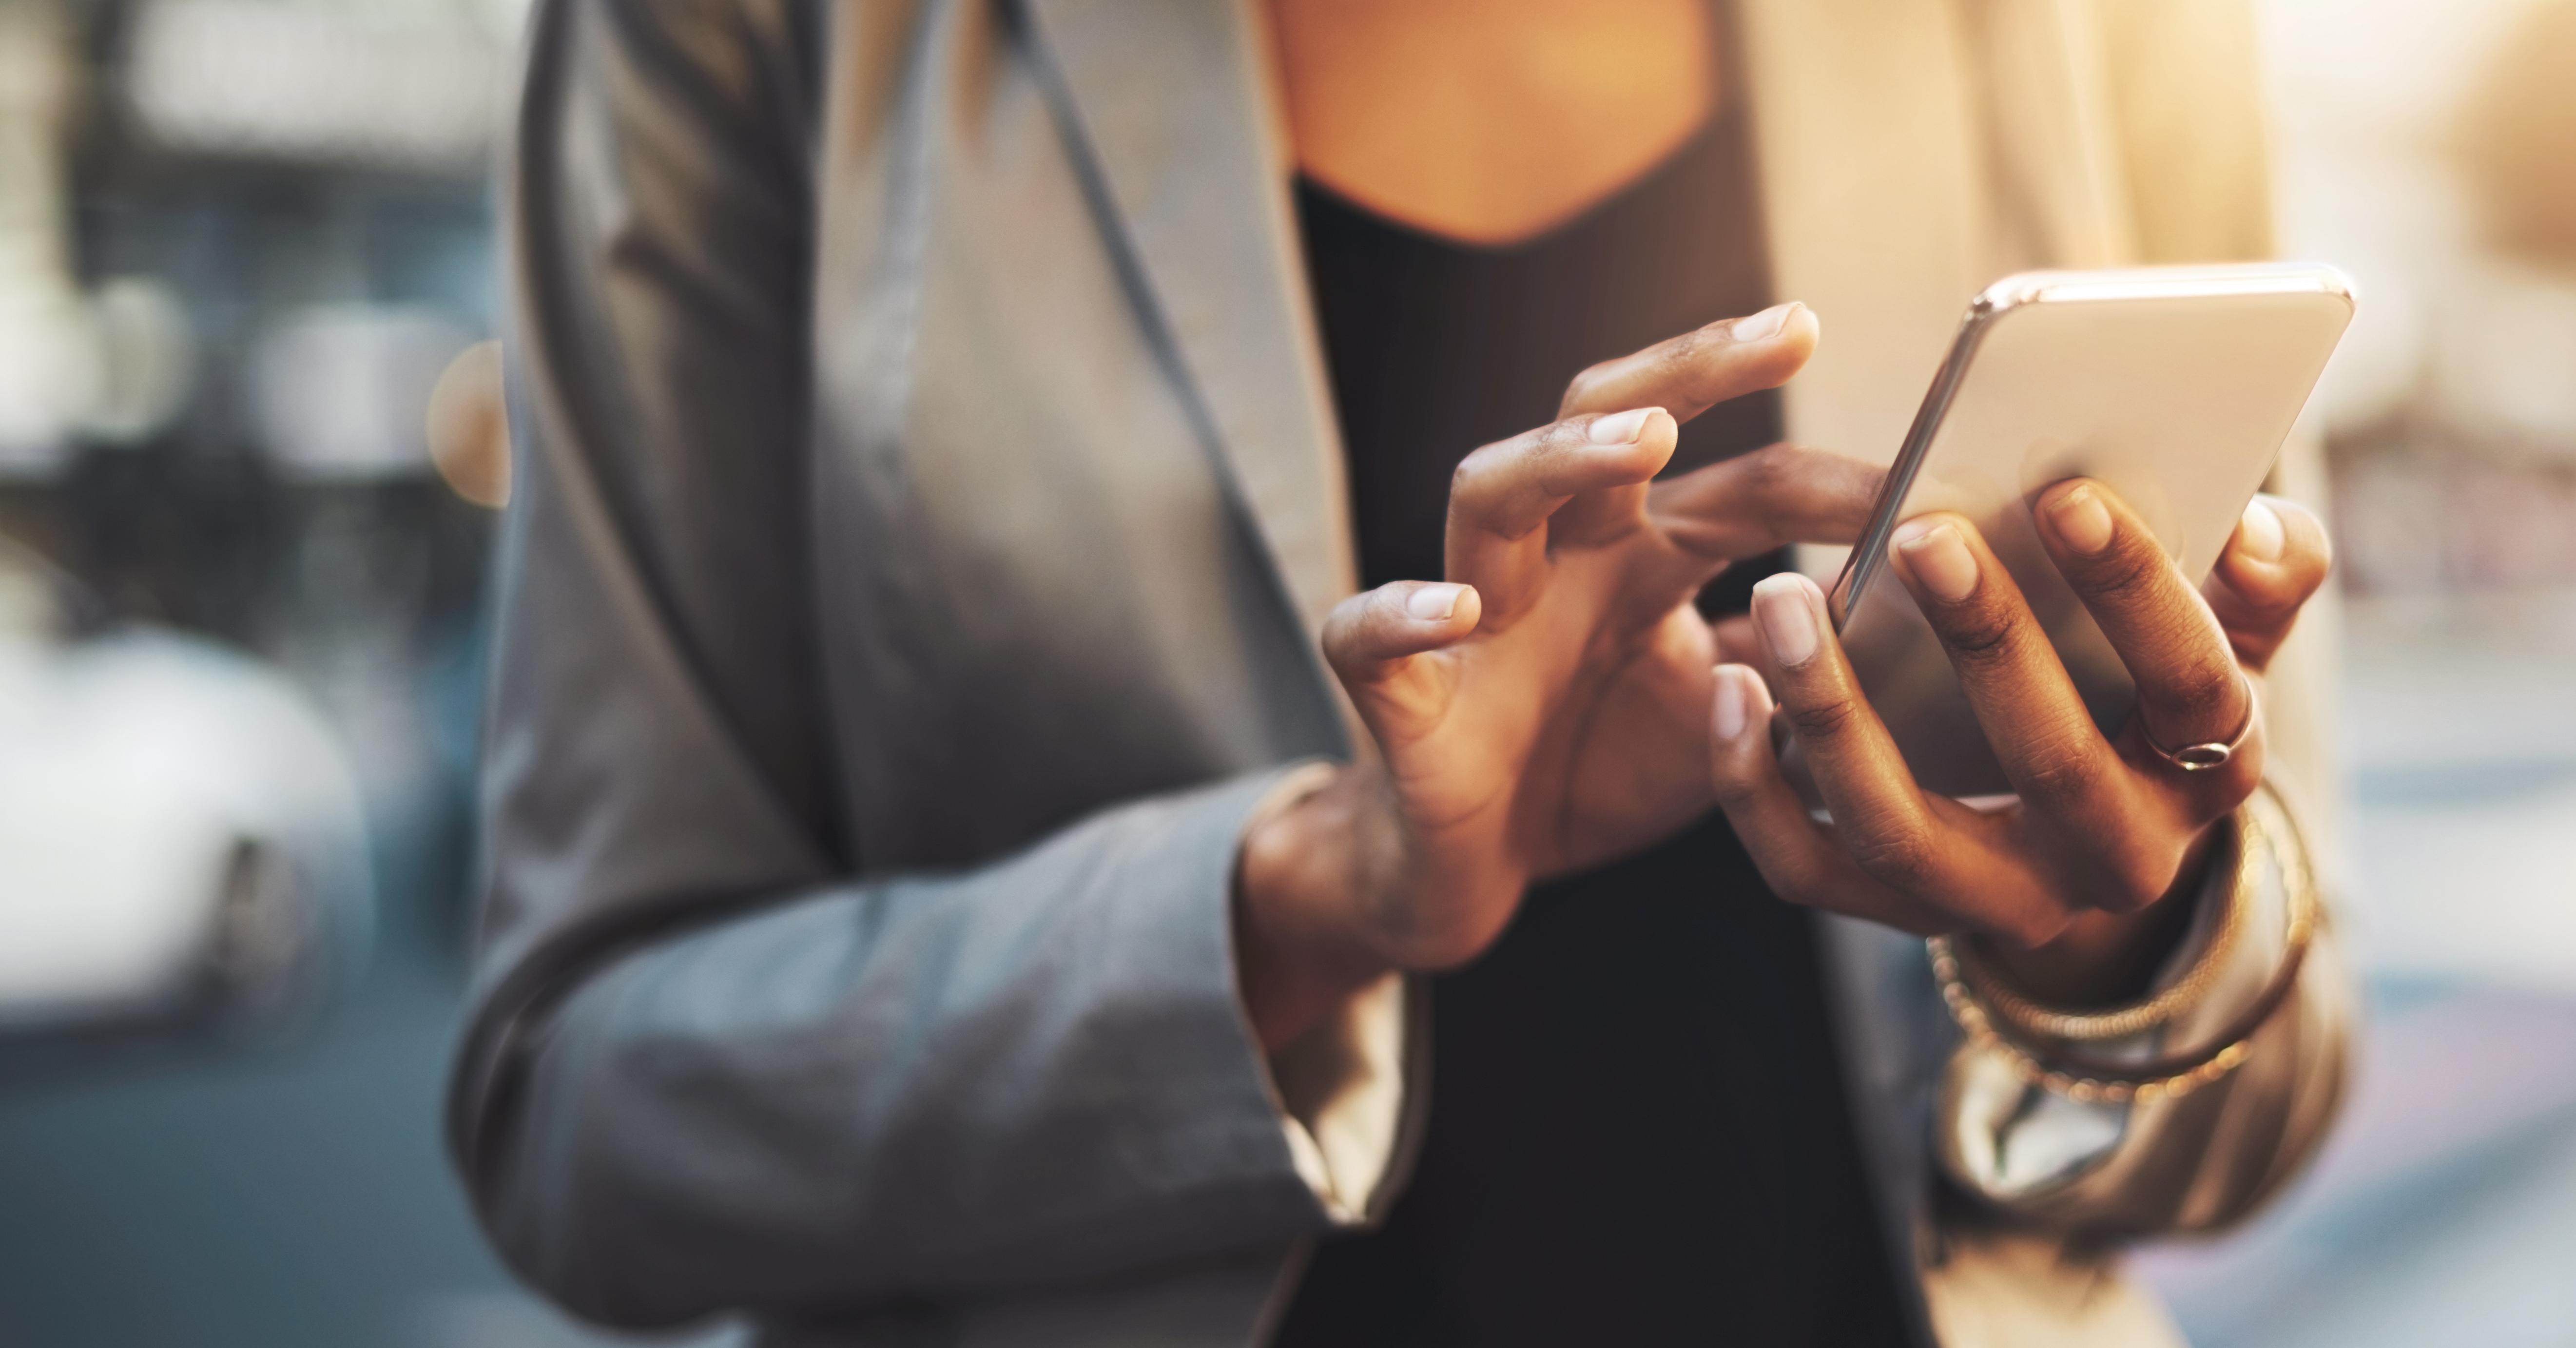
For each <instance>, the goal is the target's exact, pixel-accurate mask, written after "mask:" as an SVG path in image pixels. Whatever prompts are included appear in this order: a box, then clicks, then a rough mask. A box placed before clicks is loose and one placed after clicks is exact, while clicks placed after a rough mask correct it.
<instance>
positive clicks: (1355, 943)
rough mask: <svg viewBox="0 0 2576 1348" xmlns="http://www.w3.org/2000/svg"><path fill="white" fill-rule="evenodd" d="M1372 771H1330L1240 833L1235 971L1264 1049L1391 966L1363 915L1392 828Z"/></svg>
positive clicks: (1290, 1038)
mask: <svg viewBox="0 0 2576 1348" xmlns="http://www.w3.org/2000/svg"><path fill="white" fill-rule="evenodd" d="M1367 772H1368V769H1365V768H1359V767H1348V766H1345V767H1341V768H1337V769H1335V770H1334V771H1333V773H1332V775H1331V777H1330V778H1329V779H1328V780H1326V781H1324V782H1323V783H1322V784H1320V785H1319V786H1317V787H1316V788H1315V789H1313V790H1310V791H1308V792H1306V793H1305V794H1303V795H1301V796H1298V797H1296V798H1294V799H1292V800H1289V801H1287V802H1286V803H1284V804H1282V805H1281V806H1280V807H1278V808H1276V809H1273V810H1270V811H1269V812H1267V813H1266V814H1264V815H1262V816H1261V817H1259V818H1256V819H1255V820H1253V821H1252V823H1251V824H1250V825H1249V826H1247V827H1246V829H1245V830H1244V836H1243V842H1242V844H1241V849H1240V851H1239V853H1238V854H1237V859H1236V872H1235V887H1234V931H1235V964H1236V973H1237V976H1238V979H1239V981H1240V985H1241V987H1242V990H1243V1003H1244V1011H1245V1014H1246V1015H1247V1016H1248V1017H1249V1019H1250V1020H1251V1022H1252V1029H1253V1034H1254V1036H1255V1038H1256V1039H1258V1040H1259V1042H1260V1044H1261V1047H1262V1049H1263V1050H1264V1051H1265V1052H1275V1051H1277V1050H1278V1049H1280V1048H1282V1047H1284V1046H1286V1045H1288V1044H1290V1043H1293V1042H1295V1041H1296V1040H1297V1039H1298V1038H1299V1037H1300V1036H1302V1035H1304V1034H1305V1033H1306V1031H1308V1030H1310V1029H1312V1028H1314V1026H1315V1025H1316V1024H1318V1023H1320V1022H1321V1021H1323V1020H1324V1019H1325V1018H1326V1017H1328V1016H1330V1015H1331V1014H1332V1013H1333V1012H1334V1011H1335V1010H1337V1009H1338V1008H1340V1007H1341V1006H1342V1005H1343V1004H1344V1003H1345V1002H1347V1001H1349V1000H1350V999H1351V998H1352V997H1353V996H1355V995H1357V994H1358V993H1359V992H1361V991H1362V990H1363V989H1366V988H1368V987H1370V986H1372V985H1374V984H1375V983H1376V982H1377V981H1378V980H1379V979H1381V978H1383V977H1385V976H1386V975H1387V974H1388V973H1389V972H1391V971H1392V970H1393V969H1394V968H1395V967H1396V964H1395V962H1394V961H1393V960H1392V959H1390V958H1388V957H1386V956H1385V955H1384V954H1382V953H1381V952H1380V951H1379V950H1378V949H1377V948H1376V946H1375V944H1374V943H1373V942H1371V941H1370V940H1369V939H1368V930H1367V926H1366V924H1365V923H1364V922H1363V921H1362V920H1361V914H1362V913H1363V912H1364V911H1365V909H1366V906H1367V898H1366V896H1367V895H1368V894H1369V893H1370V892H1372V891H1373V890H1374V889H1376V888H1379V887H1381V886H1380V881H1379V880H1378V877H1379V876H1380V875H1382V874H1383V873H1384V872H1385V870H1386V869H1387V867H1386V865H1385V862H1384V857H1385V855H1386V854H1387V853H1388V852H1389V851H1390V848H1389V847H1388V845H1387V839H1386V836H1385V835H1386V833H1387V830H1386V828H1385V827H1384V826H1383V823H1382V821H1380V820H1379V819H1377V818H1376V815H1377V813H1378V812H1376V811H1372V810H1371V809H1370V808H1369V804H1370V800H1371V796H1370V792H1369V791H1368V789H1367V782H1366V780H1365V774H1366V773H1367Z"/></svg>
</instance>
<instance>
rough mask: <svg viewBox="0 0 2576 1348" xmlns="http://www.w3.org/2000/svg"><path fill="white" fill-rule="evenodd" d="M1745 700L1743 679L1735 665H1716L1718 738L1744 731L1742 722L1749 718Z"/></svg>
mask: <svg viewBox="0 0 2576 1348" xmlns="http://www.w3.org/2000/svg"><path fill="white" fill-rule="evenodd" d="M1745 702H1746V698H1745V696H1744V679H1743V677H1742V675H1741V674H1740V672H1739V671H1738V669H1737V667H1736V666H1734V665H1719V666H1718V667H1717V716H1716V729H1717V737H1718V738H1719V739H1722V740H1731V739H1734V738H1735V737H1736V736H1738V735H1741V734H1743V733H1744V724H1745V722H1746V720H1748V719H1749V714H1748V711H1747V708H1746V707H1745V705H1744V704H1745Z"/></svg>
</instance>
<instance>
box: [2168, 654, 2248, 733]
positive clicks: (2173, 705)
mask: <svg viewBox="0 0 2576 1348" xmlns="http://www.w3.org/2000/svg"><path fill="white" fill-rule="evenodd" d="M2236 681H2237V675H2236V670H2235V667H2234V666H2232V665H2228V664H2225V663H2223V662H2221V661H2216V660H2211V661H2196V662H2194V663H2193V664H2192V665H2191V666H2190V667H2189V668H2186V669H2184V670H2182V671H2180V672H2178V673H2177V674H2175V675H2174V676H2173V677H2172V678H2170V679H2166V680H2164V681H2162V682H2161V683H2159V684H2158V686H2157V688H2156V690H2155V699H2156V706H2157V709H2158V710H2160V711H2164V712H2167V713H2169V714H2171V715H2172V716H2174V717H2175V718H2176V719H2178V720H2180V721H2182V722H2183V723H2184V724H2187V725H2192V726H2206V727H2215V726H2216V725H2217V724H2218V722H2219V721H2221V720H2224V719H2226V717H2227V714H2228V713H2229V712H2232V711H2234V710H2235V709H2236ZM2227 728H2228V729H2231V730H2232V729H2233V728H2234V727H2233V726H2230V727H2227Z"/></svg>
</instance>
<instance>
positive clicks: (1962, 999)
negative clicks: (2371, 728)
mask: <svg viewBox="0 0 2576 1348" xmlns="http://www.w3.org/2000/svg"><path fill="white" fill-rule="evenodd" d="M2276 822H2277V824H2278V825H2279V827H2280V828H2282V829H2283V830H2285V831H2286V832H2287V833H2288V834H2289V837H2288V839H2287V840H2286V845H2284V840H2282V839H2279V838H2276V836H2275V834H2274V832H2273V827H2274V825H2275V823H2276ZM2235 825H2236V827H2235V829H2234V836H2233V846H2234V861H2235V872H2236V874H2235V876H2234V879H2233V883H2232V884H2231V885H2230V886H2229V893H2228V896H2227V909H2226V911H2225V912H2224V913H2222V914H2221V915H2220V916H2219V919H2218V929H2217V930H2216V932H2214V933H2213V934H2212V935H2211V937H2210V941H2209V946H2208V948H2207V949H2206V950H2204V951H2203V952H2202V953H2201V956H2200V958H2199V959H2198V960H2196V961H2194V963H2193V965H2192V967H2191V968H2190V969H2189V970H2188V971H2186V972H2185V973H2184V975H2183V976H2182V977H2181V978H2179V979H2176V980H2175V981H2174V982H2173V983H2172V985H2170V986H2169V987H2167V988H2165V989H2164V990H2163V991H2161V992H2158V993H2157V994H2156V995H2154V996H2152V997H2150V998H2148V999H2146V1000H2144V1001H2141V1002H2138V1003H2136V1004H2134V1005H2131V1006H2125V1007H2120V1008H2117V1009H2114V1010H2110V1011H2101V1012H2091V1013H2081V1012H2068V1011H2058V1010H2053V1009H2050V1008H2048V1007H2043V1006H2041V1005H2039V1004H2038V1003H2036V1002H2033V1001H2031V1000H2030V999H2029V998H2027V997H2024V996H2022V995H2021V994H2019V993H2017V992H2014V991H2013V990H2012V989H2011V988H2010V987H2008V986H2006V985H2005V984H2004V982H2003V981H2002V980H2001V979H2000V978H1998V977H1997V976H1996V975H1995V973H1994V971H1993V970H1992V969H1991V968H1990V967H1989V966H1988V965H1987V964H1986V962H1985V961H1984V959H1982V958H1981V957H1980V956H1979V955H1978V953H1977V951H1976V949H1975V947H1974V945H1973V944H1972V943H1970V942H1963V941H1958V940H1954V939H1953V938H1950V937H1947V936H1936V937H1934V938H1932V940H1931V942H1930V947H1931V955H1932V973H1933V976H1934V977H1935V978H1937V979H1938V980H1939V981H1940V985H1941V1000H1942V1001H1943V1002H1944V1003H1946V1004H1947V1005H1948V1006H1949V1008H1950V1016H1951V1018H1952V1019H1953V1020H1956V1021H1957V1022H1958V1023H1959V1028H1960V1029H1961V1030H1963V1031H1965V1032H1966V1033H1967V1035H1968V1037H1969V1039H1970V1040H1971V1041H1973V1042H1974V1043H1976V1044H1977V1045H1978V1046H1979V1047H1980V1048H1983V1049H1986V1050H1989V1051H1991V1052H1993V1053H1995V1054H1997V1055H1998V1056H1999V1057H2001V1058H2003V1059H2004V1060H2005V1061H2006V1062H2007V1063H2009V1064H2011V1066H2012V1068H2013V1070H2014V1072H2015V1073H2016V1074H2017V1075H2019V1076H2020V1077H2021V1078H2022V1080H2024V1081H2027V1082H2029V1083H2031V1084H2032V1085H2035V1086H2039V1087H2042V1088H2044V1089H2046V1090H2049V1091H2052V1092H2055V1093H2056V1094H2059V1095H2064V1096H2067V1097H2069V1098H2071V1099H2075V1100H2080V1101H2086V1102H2092V1101H2102V1102H2107V1103H2111V1104H2124V1103H2128V1102H2130V1101H2133V1100H2134V1101H2137V1102H2139V1103H2146V1102H2150V1101H2154V1100H2159V1099H2170V1098H2177V1097H2180V1096H2184V1095H2189V1094H2190V1093H2191V1092H2193V1091H2195V1090H2198V1089H2200V1088H2201V1087H2203V1086H2206V1085H2209V1084H2210V1083H2212V1082H2214V1081H2217V1080H2219V1079H2220V1078H2222V1077H2224V1076H2226V1075H2227V1074H2228V1073H2230V1072H2233V1071H2235V1070H2236V1069H2237V1068H2238V1067H2239V1066H2241V1065H2242V1064H2243V1063H2244V1061H2245V1058H2246V1055H2247V1053H2248V1051H2249V1050H2248V1047H2247V1046H2248V1043H2249V1041H2250V1040H2251V1039H2252V1038H2253V1035H2254V1033H2255V1031H2257V1030H2259V1029H2261V1028H2262V1027H2263V1024H2264V1023H2265V1022H2266V1021H2268V1020H2270V1019H2271V1018H2272V1015H2273V1013H2275V1012H2277V1011H2278V1010H2280V1008H2281V1006H2282V1004H2283V1003H2285V1002H2287V1001H2288V1000H2289V996H2290V992H2291V991H2292V989H2293V988H2295V987H2296V986H2297V984H2298V977H2299V967H2300V965H2301V963H2302V962H2303V961H2304V960H2305V959H2306V956H2307V950H2308V943H2309V940H2310V939H2311V938H2312V937H2313V935H2314V934H2315V929H2316V918H2317V906H2318V905H2317V893H2316V885H2315V879H2314V876H2313V874H2312V873H2311V872H2310V870H2309V868H2308V859H2307V849H2306V848H2305V847H2304V846H2302V845H2301V843H2300V839H2299V838H2298V836H2297V834H2298V826H2297V824H2296V822H2295V821H2293V820H2292V819H2291V818H2290V817H2289V814H2288V812H2287V811H2286V810H2284V809H2282V808H2281V807H2280V805H2279V803H2278V801H2277V800H2274V799H2272V798H2271V797H2270V796H2269V793H2268V791H2266V792H2262V793H2258V795H2257V797H2256V798H2255V799H2254V800H2249V801H2247V802H2246V804H2245V806H2244V808H2241V809H2239V810H2238V811H2237V812H2236V817H2235ZM2265 857H2269V858H2271V860H2272V862H2273V864H2274V865H2275V866H2277V867H2278V868H2279V871H2280V876H2281V887H2282V890H2283V892H2284V895H2285V898H2286V905H2285V907H2286V909H2287V912H2286V915H2285V930H2284V932H2283V940H2282V947H2283V948H2282V954H2281V963H2280V967H2279V968H2278V969H2276V970H2275V971H2274V972H2273V975H2272V978H2271V980H2270V981H2269V982H2267V983H2266V984H2265V985H2264V987H2263V990H2262V991H2261V992H2260V993H2259V994H2257V995H2256V997H2255V998H2254V1000H2253V1001H2252V1002H2251V1003H2249V1004H2248V1005H2247V1006H2246V1009H2245V1010H2244V1012H2243V1013H2241V1014H2240V1015H2238V1016H2237V1017H2236V1019H2235V1020H2234V1021H2232V1022H2230V1023H2229V1024H2228V1025H2227V1026H2226V1028H2225V1029H2223V1030H2221V1031H2220V1032H2219V1033H2218V1034H2216V1035H2214V1036H2212V1037H2211V1038H2210V1039H2209V1040H2208V1046H2207V1047H2205V1048H2202V1049H2198V1050H2194V1051H2190V1052H2184V1053H2177V1054H2164V1055H2158V1056H2154V1057H2149V1058H2144V1059H2140V1060H2136V1061H2128V1060H2124V1059H2119V1058H2114V1057H2109V1056H2105V1055H2102V1054H2098V1053H2094V1052H2091V1051H2088V1050H2086V1049H2084V1048H2081V1047H2077V1046H2079V1045H2084V1044H2095V1043H2100V1042H2102V1041H2104V1040H2111V1039H2124V1038H2128V1037H2130V1036H2132V1035H2138V1034H2143V1033H2145V1032H2147V1031H2149V1030H2153V1029H2156V1028H2157V1027H2159V1026H2163V1025H2166V1024H2170V1023H2171V1022H2172V1021H2173V1020H2174V1019H2175V1018H2177V1017H2178V1016H2180V1015H2182V1014H2183V1013H2184V1012H2185V1011H2187V1010H2189V1009H2190V1008H2191V1007H2193V1006H2196V1005H2198V1004H2199V1003H2200V1001H2201V999H2202V998H2204V997H2206V996H2207V995H2208V993H2209V990H2210V988H2211V986H2212V985H2213V984H2215V983H2216V982H2217V980H2218V978H2219V976H2220V975H2221V974H2222V973H2223V972H2224V971H2225V970H2226V968H2227V965H2228V962H2229V958H2230V956H2231V955H2232V954H2233V952H2234V951H2235V949H2236V947H2237V946H2238V945H2239V944H2240V943H2241V942H2242V941H2243V939H2244V928H2245V924H2246V921H2247V917H2246V910H2247V908H2248V906H2249V904H2248V899H2249V898H2250V896H2251V895H2252V894H2253V893H2254V892H2255V891H2256V888H2257V886H2258V885H2259V883H2260V868H2261V865H2262V861H2263V859H2264V858H2265Z"/></svg>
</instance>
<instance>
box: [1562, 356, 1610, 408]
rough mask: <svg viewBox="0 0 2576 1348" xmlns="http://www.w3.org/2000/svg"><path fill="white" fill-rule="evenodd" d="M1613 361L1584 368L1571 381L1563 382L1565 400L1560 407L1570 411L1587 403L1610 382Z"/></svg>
mask: <svg viewBox="0 0 2576 1348" xmlns="http://www.w3.org/2000/svg"><path fill="white" fill-rule="evenodd" d="M1615 364H1616V362H1614V361H1606V360H1605V361H1601V362H1599V363H1597V364H1593V365H1588V366H1585V367H1584V368H1583V369H1582V370H1581V371H1580V372H1578V373H1577V374H1576V375H1575V376H1574V377H1573V378H1572V379H1569V380H1567V381H1565V400H1564V401H1563V402H1562V403H1560V404H1559V406H1560V407H1562V408H1565V409H1568V410H1571V409H1573V408H1575V407H1579V406H1582V405H1583V404H1584V403H1586V402H1589V401H1590V400H1591V398H1592V395H1593V394H1594V393H1596V392H1598V391H1600V389H1601V386H1602V385H1604V384H1606V383H1608V382H1609V380H1610V375H1611V370H1612V367H1613V366H1614V365H1615Z"/></svg>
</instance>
